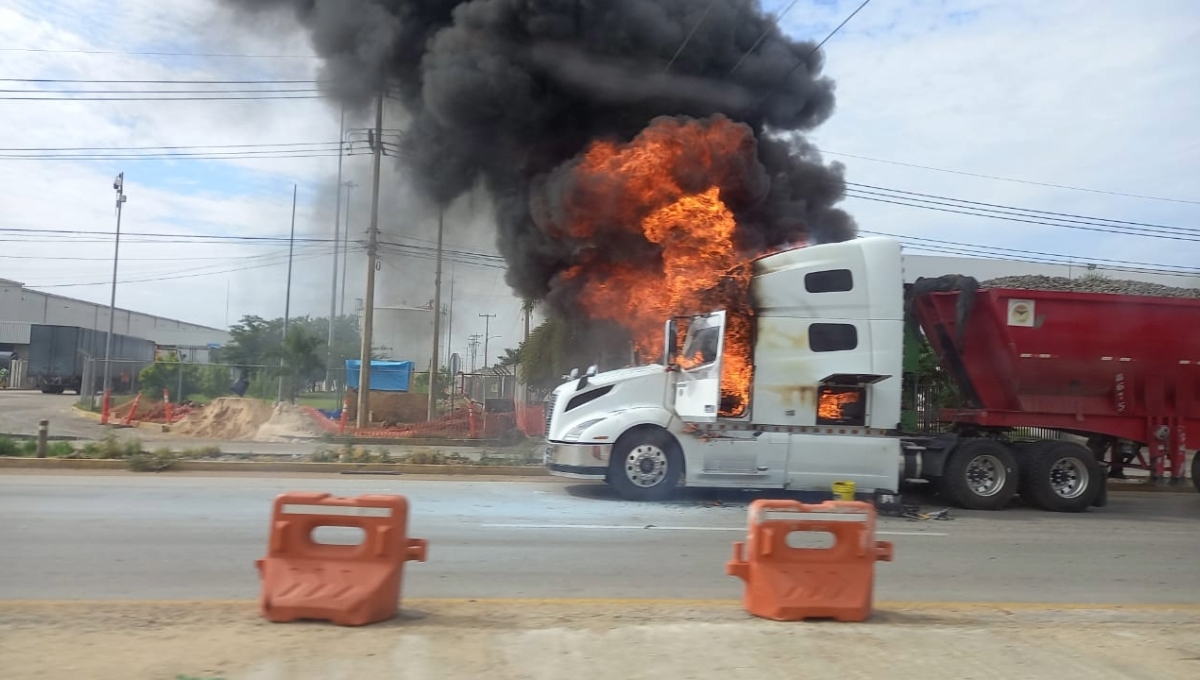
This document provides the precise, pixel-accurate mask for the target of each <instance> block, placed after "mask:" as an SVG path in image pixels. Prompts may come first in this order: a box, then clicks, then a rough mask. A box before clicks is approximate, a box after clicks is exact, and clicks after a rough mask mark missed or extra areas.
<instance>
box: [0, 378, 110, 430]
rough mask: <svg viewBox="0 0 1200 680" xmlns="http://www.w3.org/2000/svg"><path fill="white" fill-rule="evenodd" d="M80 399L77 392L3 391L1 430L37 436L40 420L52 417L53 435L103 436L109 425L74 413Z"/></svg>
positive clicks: (0, 392)
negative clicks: (101, 424)
mask: <svg viewBox="0 0 1200 680" xmlns="http://www.w3.org/2000/svg"><path fill="white" fill-rule="evenodd" d="M77 401H79V397H78V396H76V395H74V394H42V393H41V392H32V391H28V390H0V433H3V434H20V435H28V436H33V435H36V434H37V428H38V421H39V420H49V421H50V434H51V435H52V436H61V437H77V438H83V439H99V438H101V437H103V436H104V434H105V432H106V430H105V428H103V427H101V426H100V425H99V424H98V423H96V422H93V421H91V420H87V419H86V418H81V417H79V416H77V415H75V414H73V413H72V412H71V407H72V406H73V405H74V404H75V402H77Z"/></svg>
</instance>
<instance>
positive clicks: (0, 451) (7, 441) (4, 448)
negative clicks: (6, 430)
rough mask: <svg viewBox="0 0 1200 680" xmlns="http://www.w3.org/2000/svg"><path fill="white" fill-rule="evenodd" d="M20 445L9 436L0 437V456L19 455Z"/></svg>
mask: <svg viewBox="0 0 1200 680" xmlns="http://www.w3.org/2000/svg"><path fill="white" fill-rule="evenodd" d="M20 455H22V454H21V445H20V444H18V443H17V442H15V441H13V439H12V438H11V437H0V456H20Z"/></svg>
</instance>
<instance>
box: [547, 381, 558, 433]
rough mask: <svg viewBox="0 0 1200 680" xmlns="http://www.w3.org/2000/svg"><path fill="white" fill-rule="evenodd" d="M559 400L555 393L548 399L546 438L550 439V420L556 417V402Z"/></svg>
mask: <svg viewBox="0 0 1200 680" xmlns="http://www.w3.org/2000/svg"><path fill="white" fill-rule="evenodd" d="M557 400H558V395H557V394H555V393H554V392H551V393H550V396H548V397H546V438H547V439H549V438H550V419H551V418H553V417H554V402H555V401H557Z"/></svg>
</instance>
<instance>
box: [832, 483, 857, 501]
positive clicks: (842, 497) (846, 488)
mask: <svg viewBox="0 0 1200 680" xmlns="http://www.w3.org/2000/svg"><path fill="white" fill-rule="evenodd" d="M833 495H834V496H836V497H837V499H838V500H839V501H852V500H854V482H853V481H842V482H834V483H833Z"/></svg>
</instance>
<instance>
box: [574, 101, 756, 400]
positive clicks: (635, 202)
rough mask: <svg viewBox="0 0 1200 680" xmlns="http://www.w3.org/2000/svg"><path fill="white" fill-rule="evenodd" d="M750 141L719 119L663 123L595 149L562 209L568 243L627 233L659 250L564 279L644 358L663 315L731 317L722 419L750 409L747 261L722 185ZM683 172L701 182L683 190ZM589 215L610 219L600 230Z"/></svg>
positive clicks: (742, 130) (584, 268)
mask: <svg viewBox="0 0 1200 680" xmlns="http://www.w3.org/2000/svg"><path fill="white" fill-rule="evenodd" d="M755 144H756V142H755V140H754V136H753V133H752V132H751V130H750V128H748V127H747V126H745V125H740V124H737V123H733V122H731V121H729V120H728V119H725V118H721V117H717V118H714V119H711V120H709V121H706V122H703V123H702V122H698V121H680V120H675V119H660V120H658V121H656V122H655V123H654V124H652V125H651V126H650V127H649V128H647V129H646V130H645V131H643V132H642V133H641V134H640V135H639V136H638V137H637V138H636V139H634V140H633V141H632V142H630V143H629V144H623V145H621V144H615V143H611V142H597V143H595V144H593V145H592V146H591V147H590V148H589V149H588V151H587V152H586V153H585V154H584V156H583V158H582V160H581V162H580V164H579V166H578V167H577V168H576V169H575V173H574V179H575V182H576V187H575V192H574V194H573V196H572V199H571V201H570V205H569V212H570V216H571V218H570V220H569V224H568V227H567V228H568V231H569V233H570V235H571V236H573V237H576V238H581V239H595V238H598V237H600V238H610V237H611V238H620V237H621V236H622V233H621V232H622V231H624V232H628V233H630V234H634V235H639V236H641V237H642V238H643V239H644V240H645V241H648V242H649V243H651V244H654V246H655V247H656V248H657V251H658V262H657V263H655V264H653V265H651V266H645V265H644V264H632V263H628V262H619V263H600V262H590V263H588V264H581V265H576V266H575V267H573V268H572V269H570V270H568V271H567V272H566V273H565V276H567V277H568V278H578V279H581V280H582V281H583V282H584V285H583V290H582V292H581V294H580V296H579V302H580V304H581V305H583V307H584V308H585V310H586V311H587V312H588V313H589V315H590V316H592V317H593V318H604V319H610V320H612V321H616V322H618V323H620V324H622V325H623V326H624V327H626V328H628V329H629V330H630V331H631V332H632V334H633V338H634V345H635V349H636V351H637V353H638V354H639V355H640V356H641V357H642V359H643V360H651V359H653V358H656V357H657V355H658V353H659V352H660V351H661V347H662V344H661V337H662V327H663V323H664V322H665V321H666V320H667V319H668V318H671V317H675V316H685V315H690V314H700V313H705V312H711V311H715V310H718V309H725V310H726V311H727V312H728V315H727V319H728V320H727V324H726V332H725V349H724V352H723V357H722V359H723V364H722V369H721V393H722V394H721V396H722V399H721V408H720V413H721V415H725V416H739V415H741V414H742V413H744V412H745V409H746V406H747V404H748V403H749V392H750V380H751V377H752V371H753V367H752V365H751V356H750V353H751V345H750V343H751V330H752V320H751V317H752V316H753V311H752V307H751V305H750V304H749V289H750V271H751V270H750V268H749V267H748V266H747V264H746V262H747V260H748V258H747V257H746V256H745V255H744V254H743V253H741V252H739V251H738V249H737V247H736V246H735V239H734V236H735V231H736V229H737V223H736V221H735V219H734V216H733V212H732V211H730V209H729V208H728V207H727V206H726V204H725V203H724V202H723V201H722V198H721V188H720V187H722V186H728V185H730V184H731V183H733V182H736V181H737V176H738V173H740V172H744V171H745V168H744V163H745V160H746V159H747V158H751V159H754V158H756V156H755V155H754V154H755V148H756V146H755ZM680 175H684V176H686V177H688V178H689V180H688V182H689V184H690V183H696V184H699V185H702V186H699V187H698V188H697V189H694V190H691V191H689V190H687V189H685V188H684V187H683V186H681V184H682V182H681V180H680V179H678V178H679V176H680ZM698 178H699V179H698ZM613 202H615V204H614V203H613ZM591 206H602V209H599V210H595V209H592V210H590V209H589V207H591ZM595 215H604V216H607V217H608V218H609V219H608V220H606V223H605V224H598V223H597V220H598V219H600V218H596V217H594V216H595ZM613 216H615V220H614V219H613ZM613 221H615V222H616V223H617V224H616V226H615V227H614V225H613V224H612V222H613ZM614 229H615V233H614Z"/></svg>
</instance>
